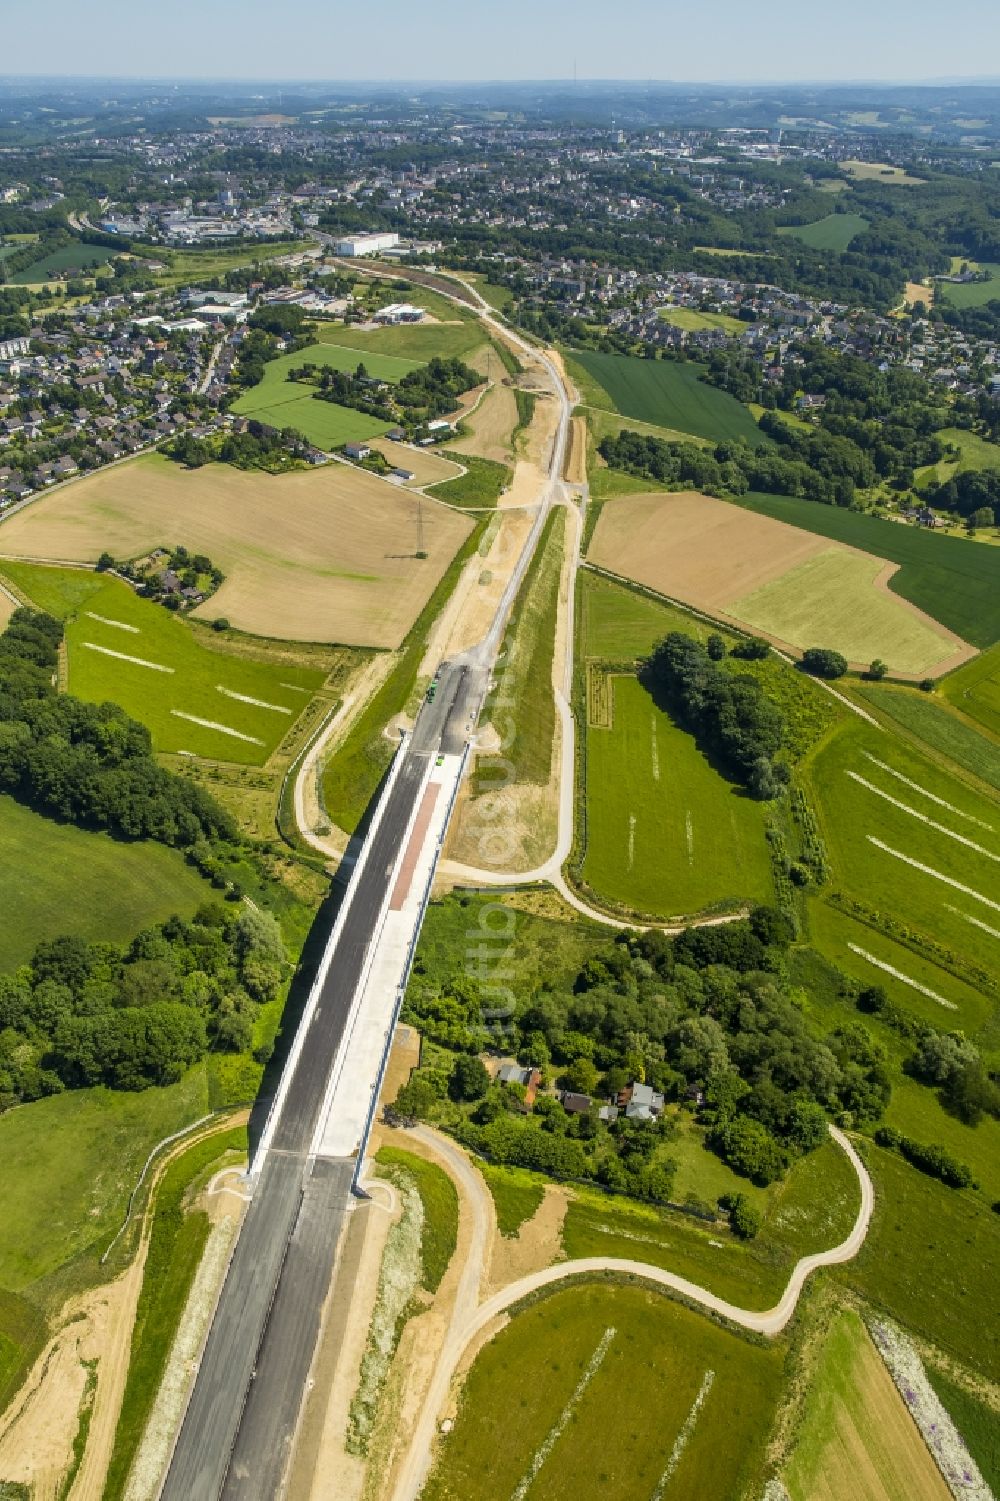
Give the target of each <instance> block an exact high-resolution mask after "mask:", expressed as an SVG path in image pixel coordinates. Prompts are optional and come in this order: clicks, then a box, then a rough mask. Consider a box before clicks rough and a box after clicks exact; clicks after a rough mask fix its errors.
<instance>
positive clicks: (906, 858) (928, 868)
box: [865, 834, 1000, 912]
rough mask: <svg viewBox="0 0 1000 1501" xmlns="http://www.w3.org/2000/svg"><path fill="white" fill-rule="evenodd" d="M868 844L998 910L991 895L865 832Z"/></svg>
mask: <svg viewBox="0 0 1000 1501" xmlns="http://www.w3.org/2000/svg"><path fill="white" fill-rule="evenodd" d="M865 838H866V839H867V840H868V843H869V844H874V846H875V848H876V849H879V850H884V851H885V853H886V854H887V855H892V856H893V857H894V858H895V859H896V860H902V861H903V864H904V865H911V866H912V867H913V869H914V870H919V871H921V872H922V873H923V874H924V875H925V876H933V877H934V879H935V881H943V882H944V884H945V885H946V886H953V887H954V888H955V890H956V891H960V892H961V893H962V894H963V896H971V897H973V898H974V899H975V900H976V901H977V902H982V904H983V906H984V907H992V908H993V911H994V912H1000V902H995V901H993V899H992V897H988V896H983V893H982V892H981V891H976V890H975V889H974V887H972V886H963V885H962V883H961V881H953V880H952V878H951V876H946V875H944V874H943V873H942V872H941V871H940V870H935V869H934V867H933V865H924V864H922V863H921V861H919V860H914V859H913V858H912V857H911V856H910V855H904V854H903V852H902V851H901V850H894V849H893V848H892V846H891V845H888V844H884V843H883V841H882V840H881V839H876V837H875V835H874V834H866V835H865Z"/></svg>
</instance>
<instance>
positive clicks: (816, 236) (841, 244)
mask: <svg viewBox="0 0 1000 1501" xmlns="http://www.w3.org/2000/svg"><path fill="white" fill-rule="evenodd" d="M867 228H868V220H867V219H865V218H864V217H863V216H862V215H861V214H826V215H825V216H824V218H822V219H814V220H813V222H812V223H811V224H783V225H782V226H781V227H780V229H779V230H778V234H779V235H786V236H788V238H789V239H792V240H801V241H802V243H803V244H804V245H810V246H811V247H812V249H813V250H835V251H837V252H838V253H839V252H842V251H844V250H846V249H847V248H848V246H849V245H850V243H851V241H852V240H853V239H854V238H855V236H856V235H862V234H864V232H865V230H866V229H867Z"/></svg>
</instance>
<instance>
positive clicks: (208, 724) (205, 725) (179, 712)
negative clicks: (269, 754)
mask: <svg viewBox="0 0 1000 1501" xmlns="http://www.w3.org/2000/svg"><path fill="white" fill-rule="evenodd" d="M170 712H171V714H174V715H176V717H177V718H178V719H189V720H190V721H191V723H192V724H200V725H201V727H202V729H203V730H218V732H219V734H220V735H232V737H233V739H234V740H245V741H247V743H248V744H249V745H263V744H264V742H263V740H258V739H257V737H256V735H244V733H243V731H242V730H234V729H232V728H231V727H230V726H229V725H228V724H219V723H218V721H217V720H215V719H199V718H198V716H197V714H185V712H184V710H183V709H171V711H170Z"/></svg>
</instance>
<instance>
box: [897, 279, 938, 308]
mask: <svg viewBox="0 0 1000 1501" xmlns="http://www.w3.org/2000/svg"><path fill="white" fill-rule="evenodd" d="M903 300H904V301H905V303H906V306H907V307H913V305H914V303H917V302H922V303H923V305H924V307H925V308H932V307H933V306H934V286H933V283H932V284H931V285H930V286H929V287H925V286H924V284H923V282H922V281H908V282H907V283H906V286H905V287H904V288H903Z"/></svg>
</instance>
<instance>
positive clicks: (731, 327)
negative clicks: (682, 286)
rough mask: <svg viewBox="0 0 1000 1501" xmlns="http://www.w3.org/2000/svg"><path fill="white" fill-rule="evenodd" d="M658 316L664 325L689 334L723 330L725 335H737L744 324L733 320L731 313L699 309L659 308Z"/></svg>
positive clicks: (738, 320) (736, 319)
mask: <svg viewBox="0 0 1000 1501" xmlns="http://www.w3.org/2000/svg"><path fill="white" fill-rule="evenodd" d="M659 316H660V317H661V318H662V319H663V322H664V323H670V324H672V325H673V327H674V328H685V329H688V330H689V331H690V332H691V333H700V332H701V331H702V330H703V329H706V328H723V329H725V331H726V333H729V334H732V333H739V331H740V329H741V328H743V327H744V324H743V323H742V322H741V321H740V319H739V318H734V317H733V315H732V313H706V312H703V311H702V310H701V309H700V308H693V307H672V306H669V305H668V306H667V307H661V308H660V309H659Z"/></svg>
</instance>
